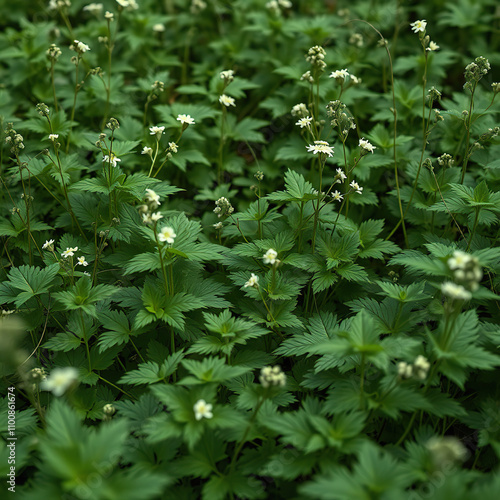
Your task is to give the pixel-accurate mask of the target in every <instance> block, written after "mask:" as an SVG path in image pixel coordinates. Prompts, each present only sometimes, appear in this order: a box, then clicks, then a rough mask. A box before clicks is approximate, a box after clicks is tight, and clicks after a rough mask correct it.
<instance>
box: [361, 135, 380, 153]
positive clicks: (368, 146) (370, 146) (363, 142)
mask: <svg viewBox="0 0 500 500" xmlns="http://www.w3.org/2000/svg"><path fill="white" fill-rule="evenodd" d="M359 147H360V148H361V149H365V150H366V151H369V152H370V153H373V150H374V149H377V148H376V147H375V146H374V145H373V144H370V143H369V142H368V141H367V140H366V139H365V138H364V137H363V138H362V139H360V140H359Z"/></svg>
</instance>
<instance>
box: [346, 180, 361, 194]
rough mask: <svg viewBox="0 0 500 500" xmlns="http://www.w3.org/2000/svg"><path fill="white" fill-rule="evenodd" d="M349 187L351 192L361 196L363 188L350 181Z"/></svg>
mask: <svg viewBox="0 0 500 500" xmlns="http://www.w3.org/2000/svg"><path fill="white" fill-rule="evenodd" d="M349 186H351V188H352V190H353V191H355V192H356V193H358V194H363V188H362V187H361V186H360V185H359V184H358V183H357V182H356V181H352V182H351V183H350V184H349Z"/></svg>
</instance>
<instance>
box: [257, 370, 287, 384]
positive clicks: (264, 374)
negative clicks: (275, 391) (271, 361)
mask: <svg viewBox="0 0 500 500" xmlns="http://www.w3.org/2000/svg"><path fill="white" fill-rule="evenodd" d="M259 381H260V383H261V384H262V387H264V388H265V389H267V388H268V387H271V386H279V387H284V386H285V385H286V375H285V373H284V372H283V371H281V367H280V366H278V365H276V366H264V368H262V369H261V370H260V377H259Z"/></svg>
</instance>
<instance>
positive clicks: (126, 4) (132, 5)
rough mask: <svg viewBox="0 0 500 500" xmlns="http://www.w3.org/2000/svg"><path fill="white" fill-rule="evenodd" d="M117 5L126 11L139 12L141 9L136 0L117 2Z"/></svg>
mask: <svg viewBox="0 0 500 500" xmlns="http://www.w3.org/2000/svg"><path fill="white" fill-rule="evenodd" d="M116 3H117V4H118V5H119V6H120V7H122V8H123V9H126V10H137V9H138V8H139V5H138V4H137V2H136V1H135V0H116Z"/></svg>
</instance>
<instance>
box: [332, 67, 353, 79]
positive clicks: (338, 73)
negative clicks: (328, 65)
mask: <svg viewBox="0 0 500 500" xmlns="http://www.w3.org/2000/svg"><path fill="white" fill-rule="evenodd" d="M348 76H349V71H347V70H346V69H338V70H337V71H333V72H332V73H331V74H330V78H336V79H337V78H339V79H342V80H345V79H346V78H347V77H348Z"/></svg>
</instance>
